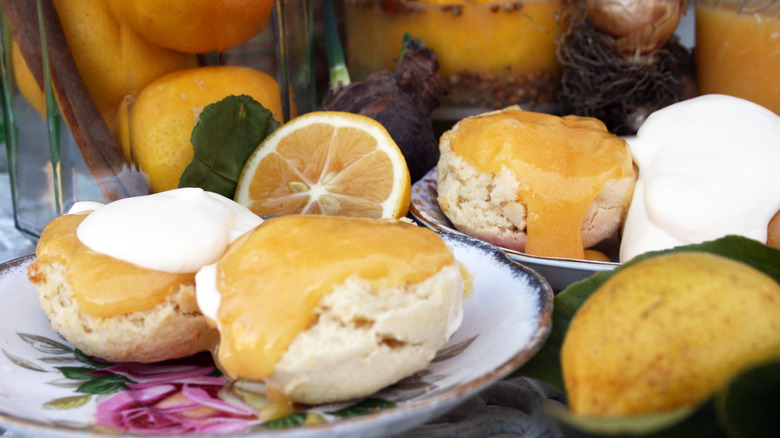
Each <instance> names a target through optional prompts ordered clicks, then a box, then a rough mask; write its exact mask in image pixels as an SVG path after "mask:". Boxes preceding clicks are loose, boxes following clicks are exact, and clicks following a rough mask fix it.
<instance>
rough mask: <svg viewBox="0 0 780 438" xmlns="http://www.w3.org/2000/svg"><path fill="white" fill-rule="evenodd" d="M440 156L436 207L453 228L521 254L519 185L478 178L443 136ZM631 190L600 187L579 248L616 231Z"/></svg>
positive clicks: (627, 183) (506, 176)
mask: <svg viewBox="0 0 780 438" xmlns="http://www.w3.org/2000/svg"><path fill="white" fill-rule="evenodd" d="M454 129H457V125H456V126H455V128H454ZM440 152H441V155H440V158H439V162H438V165H437V172H438V181H437V191H438V203H439V206H440V207H441V209H442V212H443V213H444V214H445V215H446V216H447V218H448V219H449V220H450V222H452V224H453V225H454V226H455V228H457V229H458V230H459V231H461V232H463V233H465V234H468V235H470V236H473V237H476V238H478V239H481V240H484V241H487V242H490V243H493V244H495V245H499V246H502V247H504V248H509V249H513V250H516V251H525V243H526V238H527V235H526V225H527V224H526V215H527V211H526V206H525V204H524V203H523V202H521V201H520V200H518V198H517V194H518V192H519V189H520V181H518V180H517V178H515V176H514V175H513V174H512V173H511V172H510V171H509V170H508V169H506V168H505V169H503V170H502V171H501V172H500V173H498V174H492V173H487V172H480V171H479V170H477V169H476V168H475V167H474V166H473V165H471V164H470V163H469V162H468V161H466V160H465V159H463V158H462V157H460V156H459V155H457V154H456V153H454V152H453V151H452V148H451V145H450V139H449V136H448V133H445V134H444V135H442V137H441V143H440ZM633 188H634V178H633V177H625V178H620V179H613V180H610V181H608V182H607V183H606V184H605V185H604V187H603V188H602V191H601V193H599V195H598V196H597V197H596V200H595V201H594V202H593V203H592V204H591V206H590V207H589V208H588V210H587V212H586V213H585V216H584V218H583V221H582V240H583V246H584V247H585V248H590V247H592V246H594V245H596V244H598V243H599V242H601V241H602V240H604V239H608V238H610V237H612V236H613V235H614V234H615V233H616V232H618V231H619V230H620V227H621V226H622V223H623V220H624V219H625V215H626V212H627V211H628V206H629V204H630V203H631V195H632V192H633Z"/></svg>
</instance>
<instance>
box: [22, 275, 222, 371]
mask: <svg viewBox="0 0 780 438" xmlns="http://www.w3.org/2000/svg"><path fill="white" fill-rule="evenodd" d="M65 272H66V266H65V265H63V264H61V263H41V262H40V261H37V260H36V261H34V262H33V263H32V264H31V265H30V266H29V267H28V278H29V279H30V281H31V282H32V283H33V284H34V285H35V286H36V288H37V289H38V295H39V298H40V302H41V307H42V308H43V310H44V312H46V315H47V316H48V317H49V320H50V321H51V323H50V324H51V328H52V329H53V330H54V331H55V332H57V333H59V334H60V335H62V337H64V338H65V339H66V340H67V341H68V342H70V343H71V344H73V345H74V346H75V347H76V348H78V349H80V350H81V351H83V352H84V353H86V354H87V355H90V356H96V357H99V358H102V359H105V360H107V361H111V362H157V361H160V360H165V359H172V358H176V357H184V356H189V355H191V354H194V353H197V352H199V351H204V350H209V349H211V348H213V346H214V345H215V344H216V343H217V340H218V338H219V334H218V332H217V331H216V330H214V329H212V328H210V327H209V326H208V324H207V323H206V319H205V318H204V317H203V315H201V313H200V311H199V310H198V305H197V302H196V300H195V286H194V284H183V285H181V287H180V288H179V290H178V291H177V292H175V293H173V294H169V295H168V296H167V297H166V298H165V300H164V301H163V302H161V303H160V304H158V305H156V306H154V307H151V308H149V309H147V310H143V311H138V312H133V313H129V314H123V315H117V316H112V317H92V316H90V315H87V314H85V313H84V312H82V311H81V310H80V309H79V306H78V303H77V302H76V299H75V298H74V290H73V287H72V286H71V284H70V283H69V282H68V281H67V278H66V276H65Z"/></svg>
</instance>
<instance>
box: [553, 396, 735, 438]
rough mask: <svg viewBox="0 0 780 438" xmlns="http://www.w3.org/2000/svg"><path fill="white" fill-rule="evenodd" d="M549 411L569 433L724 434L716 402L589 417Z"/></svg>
mask: <svg viewBox="0 0 780 438" xmlns="http://www.w3.org/2000/svg"><path fill="white" fill-rule="evenodd" d="M545 412H546V413H547V414H548V416H549V418H550V419H552V420H553V421H554V422H555V423H556V425H557V426H558V427H559V428H560V429H561V430H562V432H563V435H564V436H566V437H613V436H620V437H633V436H636V437H643V438H688V437H696V438H716V437H717V438H722V437H725V435H724V434H723V432H722V431H721V430H720V429H719V427H718V422H717V420H716V418H715V413H714V409H713V407H712V403H705V404H703V405H701V406H699V407H693V408H683V409H678V410H674V411H670V412H662V413H658V414H652V415H637V416H631V417H622V418H587V417H581V416H576V415H572V414H571V413H570V412H569V411H568V410H567V409H565V408H562V407H547V409H545Z"/></svg>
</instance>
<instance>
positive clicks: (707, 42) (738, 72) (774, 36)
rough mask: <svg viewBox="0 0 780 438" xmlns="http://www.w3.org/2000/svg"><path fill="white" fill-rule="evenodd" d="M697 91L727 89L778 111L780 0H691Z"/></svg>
mask: <svg viewBox="0 0 780 438" xmlns="http://www.w3.org/2000/svg"><path fill="white" fill-rule="evenodd" d="M695 13H696V50H695V59H696V79H697V82H698V87H699V93H700V94H713V93H717V94H728V95H731V96H736V97H741V98H743V99H747V100H750V101H753V102H755V103H758V104H760V105H762V106H765V107H767V108H769V109H770V110H772V111H774V112H775V113H777V114H780V1H776V0H697V1H696V9H695Z"/></svg>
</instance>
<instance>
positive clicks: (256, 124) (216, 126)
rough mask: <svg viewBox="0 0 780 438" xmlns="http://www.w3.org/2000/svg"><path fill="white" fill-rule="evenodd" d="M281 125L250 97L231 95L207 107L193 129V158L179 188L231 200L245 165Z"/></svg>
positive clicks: (180, 181)
mask: <svg viewBox="0 0 780 438" xmlns="http://www.w3.org/2000/svg"><path fill="white" fill-rule="evenodd" d="M278 127H279V122H277V121H276V120H274V119H273V115H272V114H271V111H269V110H268V109H266V108H265V107H264V106H263V105H261V104H260V103H259V102H257V101H255V100H254V99H252V98H251V97H249V96H246V95H241V96H228V97H226V98H225V99H223V100H221V101H219V102H216V103H213V104H211V105H208V106H207V107H206V108H204V109H203V112H201V114H200V117H198V121H197V123H196V124H195V128H193V130H192V137H191V138H190V141H191V142H192V145H193V148H194V156H193V158H192V161H191V162H190V164H189V165H188V166H187V167H186V168H185V169H184V172H183V173H182V176H181V178H180V179H179V187H200V188H202V189H203V190H207V191H211V192H215V193H219V194H221V195H223V196H226V197H228V198H230V199H233V195H234V194H235V191H236V185H237V183H238V178H239V177H240V176H241V170H242V169H243V168H244V163H245V162H246V160H247V159H248V158H249V156H250V155H252V152H254V150H255V149H256V148H257V147H258V145H260V143H261V142H262V141H263V140H264V139H265V138H266V137H267V136H268V134H270V133H271V132H273V131H274V130H276V128H278Z"/></svg>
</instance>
